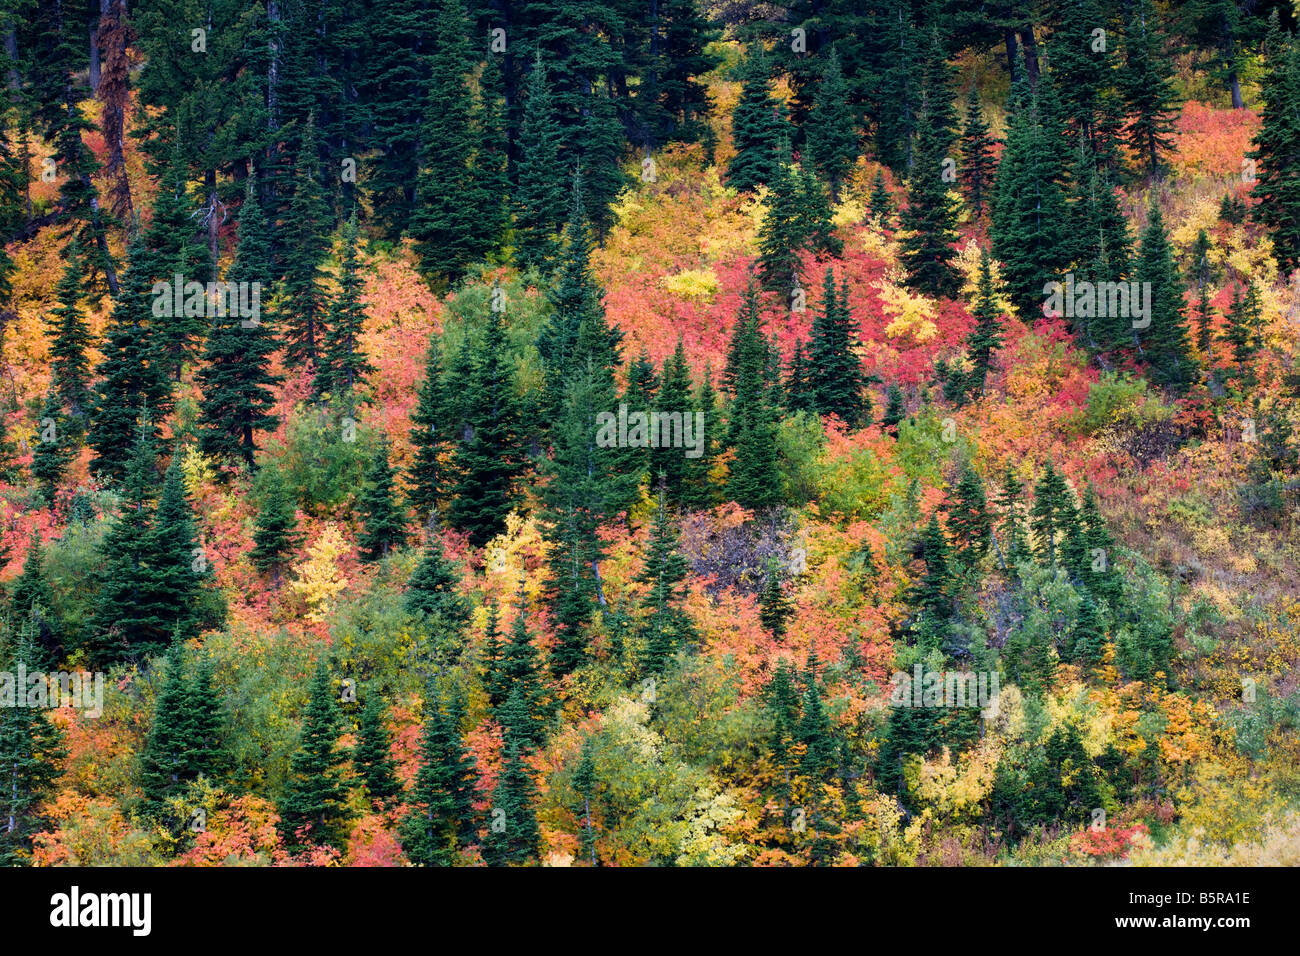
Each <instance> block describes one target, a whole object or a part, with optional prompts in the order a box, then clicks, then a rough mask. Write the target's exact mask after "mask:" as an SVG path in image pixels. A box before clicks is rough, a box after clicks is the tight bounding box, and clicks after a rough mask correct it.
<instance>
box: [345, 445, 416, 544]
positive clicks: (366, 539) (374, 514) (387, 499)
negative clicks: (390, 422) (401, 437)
mask: <svg viewBox="0 0 1300 956" xmlns="http://www.w3.org/2000/svg"><path fill="white" fill-rule="evenodd" d="M357 510H358V511H359V512H360V514H361V526H362V530H361V535H360V536H359V537H358V539H357V544H358V546H359V548H360V551H361V558H362V560H364V561H378V560H379V559H380V558H382V557H386V556H387V555H388V553H389V551H391V550H392V549H393V548H397V547H401V546H402V545H403V544H405V543H406V519H405V517H404V516H403V514H402V512H401V510H400V509H399V508H398V506H397V496H396V494H395V492H394V490H393V468H392V465H390V464H389V461H388V442H387V441H386V440H384V441H381V442H380V443H379V447H378V448H377V449H376V451H375V456H374V458H373V459H372V460H371V463H370V467H369V469H368V470H367V471H366V477H365V482H364V484H363V485H362V488H361V492H360V493H359V494H358V495H357Z"/></svg>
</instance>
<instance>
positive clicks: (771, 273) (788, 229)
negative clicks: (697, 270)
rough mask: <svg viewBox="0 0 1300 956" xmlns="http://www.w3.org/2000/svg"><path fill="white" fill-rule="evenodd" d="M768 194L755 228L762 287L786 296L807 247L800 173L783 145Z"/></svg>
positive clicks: (796, 282) (769, 180)
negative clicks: (756, 230)
mask: <svg viewBox="0 0 1300 956" xmlns="http://www.w3.org/2000/svg"><path fill="white" fill-rule="evenodd" d="M765 182H766V184H767V187H768V192H767V198H766V204H765V208H764V211H763V220H762V222H760V223H759V227H758V248H759V275H760V276H761V277H762V280H763V288H764V289H768V290H770V291H773V292H777V293H780V294H781V295H782V296H788V295H789V294H790V293H791V290H793V289H794V288H796V287H797V286H798V285H799V284H800V283H799V280H800V271H801V270H800V262H799V250H801V249H803V248H805V247H806V246H807V244H808V238H809V236H808V219H807V217H806V215H805V210H804V209H803V208H801V205H800V202H799V174H798V172H797V171H796V170H795V168H794V167H793V166H792V165H791V163H790V147H789V143H788V142H784V141H783V142H782V145H781V149H780V151H779V154H778V159H777V162H776V165H775V166H774V168H773V169H772V170H771V171H770V172H769V173H767V179H766V180H765Z"/></svg>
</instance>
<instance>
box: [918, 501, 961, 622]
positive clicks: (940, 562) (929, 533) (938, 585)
mask: <svg viewBox="0 0 1300 956" xmlns="http://www.w3.org/2000/svg"><path fill="white" fill-rule="evenodd" d="M921 560H922V562H923V563H924V564H925V573H924V574H922V575H921V577H920V578H919V579H918V580H917V582H916V584H915V585H914V586H913V588H912V592H911V595H910V597H909V603H910V604H911V607H912V608H913V610H914V611H915V612H916V615H917V625H918V627H919V629H920V630H921V631H922V633H925V632H930V631H932V630H933V629H934V628H937V627H942V626H943V624H944V623H945V622H946V621H947V620H948V618H949V616H951V614H952V594H951V589H952V582H951V572H950V569H949V548H948V539H947V538H946V537H945V536H944V533H943V528H942V527H940V525H939V518H938V516H937V515H931V516H930V522H929V524H927V525H926V526H925V531H924V533H923V534H922V536H921Z"/></svg>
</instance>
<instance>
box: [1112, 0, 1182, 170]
mask: <svg viewBox="0 0 1300 956" xmlns="http://www.w3.org/2000/svg"><path fill="white" fill-rule="evenodd" d="M1173 77H1174V66H1173V61H1172V60H1171V59H1170V57H1169V55H1168V54H1167V53H1166V52H1165V36H1164V32H1163V31H1162V30H1161V27H1160V22H1159V19H1158V16H1157V14H1156V11H1155V7H1154V6H1153V5H1152V3H1151V0H1136V2H1135V3H1134V4H1133V5H1132V8H1131V13H1130V16H1129V20H1128V23H1127V25H1126V26H1125V29H1124V69H1123V70H1121V71H1120V72H1119V88H1120V93H1121V95H1122V96H1123V97H1124V102H1125V104H1126V105H1127V107H1128V113H1129V117H1130V119H1129V124H1128V130H1127V141H1128V145H1129V147H1130V148H1131V149H1132V150H1133V152H1135V153H1136V154H1137V155H1138V156H1140V157H1141V159H1142V164H1143V166H1145V167H1146V172H1147V175H1148V176H1150V177H1152V178H1155V177H1157V176H1160V175H1161V174H1162V172H1163V170H1164V168H1165V165H1166V163H1165V159H1164V157H1165V154H1167V153H1170V152H1172V151H1173V145H1174V144H1173V130H1174V119H1175V116H1176V113H1177V103H1178V101H1177V97H1176V95H1175V93H1174V86H1173Z"/></svg>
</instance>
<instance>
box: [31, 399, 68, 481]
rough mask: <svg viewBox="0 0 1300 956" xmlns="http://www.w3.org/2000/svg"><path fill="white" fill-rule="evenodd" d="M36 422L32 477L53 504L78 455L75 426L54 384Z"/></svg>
mask: <svg viewBox="0 0 1300 956" xmlns="http://www.w3.org/2000/svg"><path fill="white" fill-rule="evenodd" d="M36 424H37V428H36V436H37V441H36V447H35V448H34V449H32V477H33V478H35V479H36V480H37V481H38V482H39V483H40V486H41V489H42V491H43V492H44V494H45V499H46V500H47V501H48V502H49V503H50V504H51V505H53V504H54V495H55V493H56V492H57V491H58V489H59V482H60V481H62V480H63V473H64V472H65V471H67V468H68V465H69V464H71V462H72V459H73V457H74V456H75V455H76V448H75V447H74V446H73V442H72V434H71V432H72V428H71V427H70V424H69V422H68V419H67V418H66V417H65V416H64V414H63V402H62V400H61V399H60V397H59V394H58V390H57V388H56V387H55V385H54V384H53V383H52V384H51V386H50V389H49V391H48V392H46V393H45V404H43V405H42V406H41V417H40V418H39V419H38V420H37V423H36Z"/></svg>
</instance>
